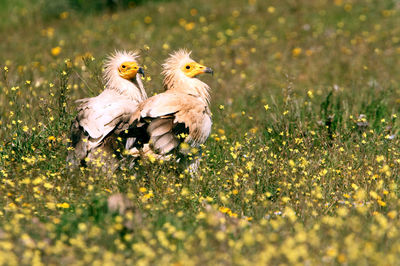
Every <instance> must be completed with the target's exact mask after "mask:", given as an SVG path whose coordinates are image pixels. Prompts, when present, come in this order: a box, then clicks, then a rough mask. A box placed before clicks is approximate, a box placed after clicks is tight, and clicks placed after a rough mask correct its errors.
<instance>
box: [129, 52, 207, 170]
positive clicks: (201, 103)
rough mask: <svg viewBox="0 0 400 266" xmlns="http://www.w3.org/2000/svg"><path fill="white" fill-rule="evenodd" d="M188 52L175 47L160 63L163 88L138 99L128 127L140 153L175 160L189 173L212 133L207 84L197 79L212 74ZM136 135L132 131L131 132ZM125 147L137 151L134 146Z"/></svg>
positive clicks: (197, 161)
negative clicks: (150, 95)
mask: <svg viewBox="0 0 400 266" xmlns="http://www.w3.org/2000/svg"><path fill="white" fill-rule="evenodd" d="M190 55H191V52H188V51H186V50H178V51H176V52H174V53H172V54H171V55H170V57H169V58H168V59H167V60H166V61H165V63H164V64H163V65H162V66H163V72H162V74H163V75H164V82H163V83H164V87H165V91H164V92H163V93H160V94H158V95H155V96H152V97H150V98H149V99H147V100H145V101H143V102H141V103H140V104H139V105H138V108H137V110H136V111H135V112H133V114H132V116H131V117H130V120H129V122H128V124H129V130H128V131H131V132H132V130H133V132H136V136H135V137H136V140H135V143H137V142H139V143H140V142H141V143H142V144H143V145H142V149H141V150H139V152H141V153H142V154H145V155H146V154H147V155H149V156H154V157H155V158H157V159H169V158H170V154H173V153H174V154H176V156H177V161H179V162H180V164H181V166H183V167H184V168H186V169H187V170H188V171H189V172H191V173H194V172H196V171H197V168H198V163H199V156H200V154H201V152H200V149H199V148H200V145H201V144H203V143H205V141H206V140H207V138H208V136H209V135H210V132H211V124H212V122H211V112H210V108H209V103H210V94H209V91H210V87H209V86H208V85H207V84H206V83H204V82H202V81H201V80H199V79H197V76H198V75H200V74H203V73H211V74H212V73H213V70H212V69H211V68H208V67H206V66H203V65H201V64H199V63H197V62H196V61H194V60H193V59H192V58H190ZM133 135H135V134H133ZM126 148H127V149H128V150H129V151H130V153H131V154H137V151H138V150H137V148H136V147H134V148H132V147H130V146H129V145H127V146H126Z"/></svg>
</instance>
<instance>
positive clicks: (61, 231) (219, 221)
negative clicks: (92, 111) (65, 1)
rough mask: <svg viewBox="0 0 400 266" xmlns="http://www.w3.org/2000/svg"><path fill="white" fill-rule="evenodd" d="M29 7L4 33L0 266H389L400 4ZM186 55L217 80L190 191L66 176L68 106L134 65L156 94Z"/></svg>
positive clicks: (155, 166)
mask: <svg viewBox="0 0 400 266" xmlns="http://www.w3.org/2000/svg"><path fill="white" fill-rule="evenodd" d="M0 3H1V4H2V5H4V6H6V5H7V6H9V3H8V2H5V1H3V2H0ZM31 5H32V6H31ZM18 6H21V8H22V9H18ZM39 6H40V1H38V2H32V3H31V4H29V3H28V1H26V2H25V1H23V0H19V1H18V5H15V6H14V7H13V9H12V10H14V11H15V12H14V11H13V12H9V19H8V20H6V21H5V22H1V23H2V24H1V27H0V29H1V31H2V32H1V35H2V36H5V37H4V38H5V41H2V42H1V43H0V50H1V51H3V52H2V53H0V66H1V73H0V77H1V78H0V81H1V83H0V90H1V91H2V93H1V94H0V117H1V120H0V158H1V160H0V175H1V182H0V206H1V208H0V264H10V265H13V264H37V265H39V264H50V265H52V264H105V263H108V264H133V263H135V264H138V265H147V264H161V265H163V264H184V265H189V264H197V265H203V264H228V265H231V264H233V265H249V264H262V265H275V264H281V265H285V264H290V265H292V264H311V265H321V264H327V265H337V264H344V265H368V264H377V265H396V264H397V263H398V260H399V255H398V254H400V241H399V239H400V238H399V234H400V232H399V229H398V228H399V227H400V221H399V208H400V195H399V170H400V169H399V168H400V166H399V164H400V154H399V148H400V145H399V144H400V143H399V139H398V138H399V132H398V129H399V122H398V116H399V107H400V90H399V79H398V77H399V70H398V69H399V68H398V67H397V63H398V61H399V59H400V48H399V44H400V39H399V37H398V33H399V31H400V26H399V25H400V23H399V22H400V21H399V20H400V16H399V12H400V11H399V9H398V8H399V7H398V5H397V4H396V1H390V0H388V1H377V0H375V1H374V0H370V1H357V0H353V1H347V0H335V1H314V0H312V1H272V0H271V1H256V0H249V1H242V0H232V1H227V0H222V1H216V0H210V1H208V2H207V4H206V3H205V2H204V3H201V4H200V3H199V1H194V0H189V1H169V2H145V3H143V4H141V5H139V6H135V7H134V8H129V9H125V10H122V9H121V10H117V11H115V12H113V13H111V12H109V11H105V12H97V13H94V14H93V13H90V12H77V11H74V10H73V9H71V10H68V11H65V12H60V14H63V15H59V16H57V17H56V18H48V17H46V10H44V11H43V13H41V11H40V9H39V8H38V7H39ZM25 9H26V10H37V13H35V14H34V15H32V14H31V13H29V12H28V13H26V12H19V11H18V10H25ZM2 10H5V9H2ZM60 11H63V10H60ZM1 12H4V11H1ZM35 12H36V11H35ZM181 47H186V48H188V49H190V50H193V57H194V58H195V59H197V60H199V61H201V62H202V63H204V64H205V65H207V66H209V67H212V68H213V69H214V71H215V75H214V76H213V77H204V78H202V79H203V80H204V81H205V82H207V83H208V84H209V85H210V86H211V88H212V106H211V109H212V112H213V131H212V135H211V136H210V138H209V139H208V141H207V142H206V146H205V148H204V150H203V152H204V156H203V160H202V162H201V173H200V174H199V177H198V178H197V179H191V178H190V176H189V175H186V174H185V173H182V174H176V172H175V171H174V169H173V168H174V165H171V164H168V163H162V164H161V163H158V162H155V163H151V162H147V161H143V162H142V164H141V165H140V166H137V167H135V168H129V167H127V166H126V165H124V163H122V164H121V167H122V169H121V170H119V171H118V172H116V173H115V175H114V176H112V177H107V176H105V175H104V174H103V173H102V172H101V171H99V170H98V169H80V170H76V171H70V170H69V169H67V168H66V161H65V159H66V153H67V142H66V138H67V136H68V130H69V126H70V121H71V120H72V119H73V117H74V115H75V111H74V110H75V109H74V108H75V104H74V100H75V99H79V98H82V97H87V96H94V95H96V94H98V93H99V92H100V91H101V90H102V79H101V66H102V62H103V59H104V58H105V57H106V55H107V54H109V53H111V52H112V51H114V49H140V50H141V59H140V63H141V64H142V65H143V66H145V68H146V74H147V78H146V80H145V87H146V90H147V92H148V94H149V95H151V94H153V93H156V92H160V91H162V87H161V82H162V77H161V76H160V74H159V73H160V71H161V66H160V63H161V62H162V61H163V60H164V59H165V58H166V57H167V56H168V54H169V53H170V52H171V51H173V50H175V49H178V48H181ZM82 57H84V58H85V60H82ZM117 193H122V194H123V195H124V196H125V197H126V199H125V200H121V199H116V198H115V194H117ZM112 195H114V196H113V197H111V196H112ZM112 200H116V201H117V202H125V204H126V205H127V207H126V209H125V210H122V209H121V210H120V212H118V210H117V211H113V210H111V209H110V208H109V207H108V204H109V203H108V201H112Z"/></svg>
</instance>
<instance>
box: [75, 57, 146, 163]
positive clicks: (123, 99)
mask: <svg viewBox="0 0 400 266" xmlns="http://www.w3.org/2000/svg"><path fill="white" fill-rule="evenodd" d="M137 58H138V55H137V53H135V52H125V51H122V52H119V51H117V52H115V54H113V55H111V56H110V57H109V58H108V60H107V62H106V64H105V71H104V79H105V90H104V91H103V92H102V93H101V94H100V95H98V96H96V97H92V98H85V99H81V100H78V101H77V102H78V103H79V105H78V108H77V110H78V114H77V116H76V118H75V120H74V121H73V123H72V126H71V148H70V152H69V154H68V161H69V162H70V163H71V164H73V165H86V164H87V163H88V161H91V160H92V161H93V160H97V159H99V161H100V163H101V164H102V165H105V166H106V167H110V169H111V170H114V169H115V167H116V163H117V160H116V156H117V155H118V149H119V147H120V145H119V144H118V143H117V136H116V134H114V131H115V129H116V128H118V126H119V125H120V123H121V122H122V121H124V120H126V118H127V117H129V116H130V115H131V114H132V110H134V109H135V108H136V107H137V105H138V104H139V103H140V102H142V101H144V100H145V99H147V95H146V92H145V90H144V88H143V84H142V81H141V75H138V74H137V73H140V74H143V69H142V68H140V67H139V66H138V65H137V61H136V60H137Z"/></svg>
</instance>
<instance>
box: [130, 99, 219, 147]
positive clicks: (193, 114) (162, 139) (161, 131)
mask: <svg viewBox="0 0 400 266" xmlns="http://www.w3.org/2000/svg"><path fill="white" fill-rule="evenodd" d="M130 124H131V125H133V127H134V128H137V127H145V128H146V132H147V134H148V136H149V138H150V144H151V146H152V148H153V149H154V150H155V151H156V152H157V153H159V154H167V153H169V152H170V151H172V150H173V149H174V148H176V147H177V146H178V145H179V143H181V142H187V143H189V144H190V145H191V146H198V145H200V144H202V143H204V142H205V141H206V139H207V137H208V135H209V134H210V131H211V117H210V111H209V109H208V106H207V105H206V104H205V103H204V102H203V101H202V100H200V99H199V98H198V97H195V96H192V95H188V94H183V93H172V92H165V93H161V94H159V95H156V96H153V97H151V98H149V99H148V100H146V101H144V102H143V103H141V104H140V105H139V108H138V110H137V111H136V113H135V114H134V115H133V116H132V117H131V123H130Z"/></svg>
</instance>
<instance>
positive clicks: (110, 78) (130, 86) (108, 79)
mask: <svg viewBox="0 0 400 266" xmlns="http://www.w3.org/2000/svg"><path fill="white" fill-rule="evenodd" d="M138 57H139V55H138V52H136V51H115V52H114V53H113V54H112V55H110V56H109V57H108V58H107V61H106V63H105V65H104V80H105V83H106V84H105V85H106V90H115V91H117V92H118V93H119V94H121V95H125V96H127V97H129V98H130V99H131V100H134V101H137V102H141V101H144V100H145V99H147V95H146V92H145V90H144V87H143V83H142V80H141V77H140V76H139V75H136V79H134V80H130V81H129V80H126V79H124V78H122V77H121V76H120V75H119V73H118V67H119V66H120V65H121V64H122V63H123V62H136V59H137V58H138Z"/></svg>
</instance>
